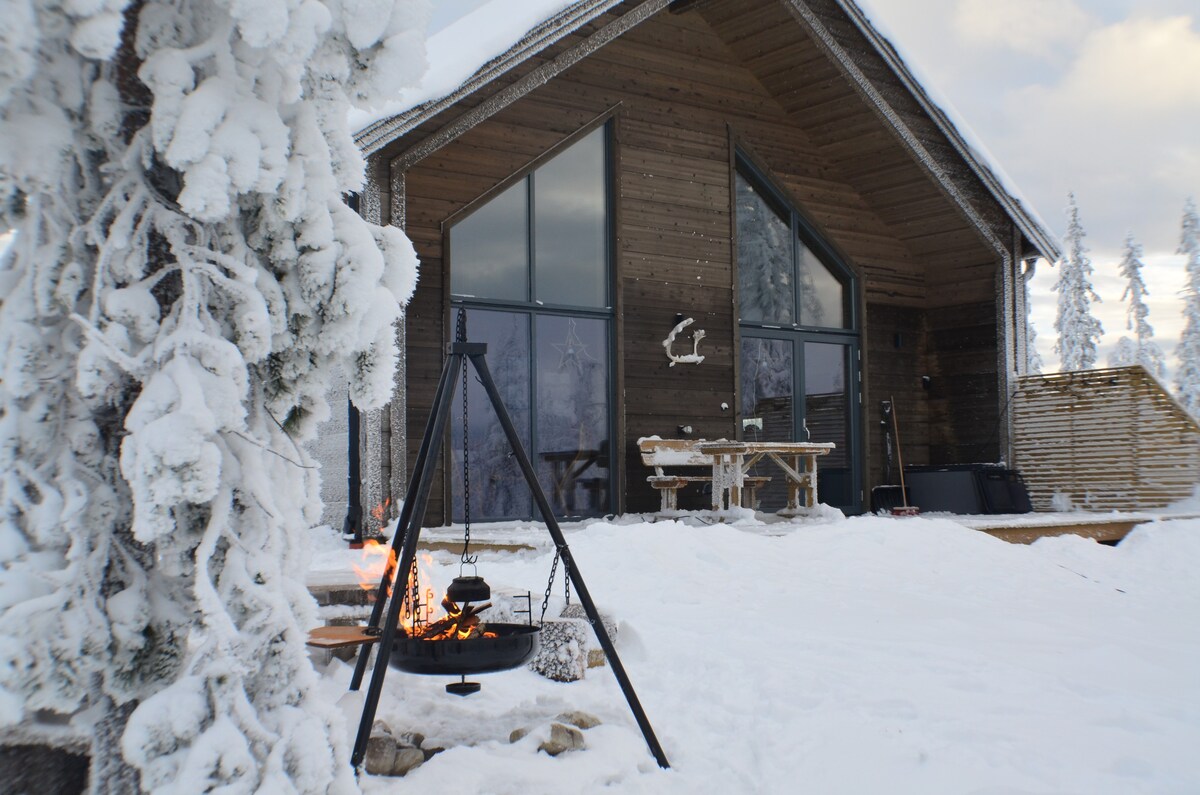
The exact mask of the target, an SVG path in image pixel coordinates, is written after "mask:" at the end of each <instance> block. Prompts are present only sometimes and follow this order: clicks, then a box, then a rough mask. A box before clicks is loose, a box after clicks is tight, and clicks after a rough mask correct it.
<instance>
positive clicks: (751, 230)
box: [737, 174, 796, 325]
mask: <svg viewBox="0 0 1200 795" xmlns="http://www.w3.org/2000/svg"><path fill="white" fill-rule="evenodd" d="M737 254H738V307H739V311H740V313H741V319H742V320H743V321H744V322H751V323H781V324H787V325H790V324H792V323H793V322H794V318H795V317H796V307H795V303H796V297H795V286H794V283H793V281H792V279H793V271H794V267H793V264H792V230H791V226H790V221H789V219H788V218H786V217H784V216H782V215H780V214H779V212H777V211H776V209H775V208H774V207H773V206H772V205H771V204H770V203H768V202H767V201H766V200H765V199H764V198H763V197H762V196H761V195H760V194H759V193H758V191H756V190H755V189H754V186H753V185H751V184H750V183H749V182H748V181H747V180H746V178H745V177H743V176H742V175H741V174H738V175H737Z"/></svg>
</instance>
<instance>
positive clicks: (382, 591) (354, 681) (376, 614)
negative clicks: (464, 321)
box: [350, 357, 461, 690]
mask: <svg viewBox="0 0 1200 795" xmlns="http://www.w3.org/2000/svg"><path fill="white" fill-rule="evenodd" d="M456 361H458V362H459V364H460V365H461V357H460V358H458V359H456ZM457 374H458V371H457V370H454V371H453V372H451V368H450V359H449V358H447V359H446V363H445V365H444V366H443V367H442V375H441V378H440V379H438V385H437V390H436V391H435V392H434V397H433V405H434V408H435V410H436V408H437V406H439V405H441V403H442V400H443V395H446V394H451V393H452V392H453V386H452V385H451V382H452V381H453V380H454V379H455V378H456V377H457ZM429 419H430V422H427V423H425V435H424V437H423V438H422V439H421V447H420V448H419V449H418V451H417V459H416V461H415V462H414V464H413V471H412V474H411V475H409V478H408V491H407V492H405V495H406V496H405V498H404V505H403V506H401V508H400V518H399V519H397V520H396V529H395V531H394V532H393V533H392V552H393V553H394V554H395V555H396V558H397V559H399V557H400V547H401V545H402V544H403V543H404V531H405V528H407V527H408V523H409V520H410V519H411V518H412V513H413V500H412V496H411V495H413V494H416V491H415V488H416V485H417V484H418V483H420V482H421V477H422V475H423V474H424V472H425V468H426V466H427V464H428V461H429V454H430V450H431V449H432V448H434V447H437V446H438V445H439V444H440V441H441V440H440V439H435V438H434V436H433V422H432V420H433V414H430V417H429ZM399 571H403V570H402V569H397V572H399ZM405 577H407V574H406V575H405ZM391 587H392V572H390V571H388V569H387V567H386V566H385V567H384V570H383V577H382V578H381V579H380V581H379V588H378V589H376V591H375V604H374V606H373V607H372V608H371V619H370V621H369V623H368V626H370V627H378V626H379V625H380V624H379V621H380V619H382V618H383V609H384V606H385V605H386V604H387V595H388V591H389V590H391ZM372 645H373V644H370V643H364V644H363V645H362V646H361V647H359V650H358V659H357V660H356V661H355V663H354V675H353V676H351V677H350V689H351V690H358V688H359V687H360V686H361V685H362V679H363V674H365V673H366V670H367V660H368V659H369V658H370V656H371V646H372Z"/></svg>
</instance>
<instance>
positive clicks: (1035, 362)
mask: <svg viewBox="0 0 1200 795" xmlns="http://www.w3.org/2000/svg"><path fill="white" fill-rule="evenodd" d="M1032 281H1033V268H1032V267H1030V268H1029V269H1028V270H1026V271H1025V272H1024V273H1023V274H1021V289H1022V290H1024V291H1025V372H1027V373H1040V372H1041V371H1042V355H1041V354H1040V353H1038V349H1037V330H1036V329H1035V328H1034V327H1033V296H1032V293H1031V291H1030V289H1029V284H1030V282H1032Z"/></svg>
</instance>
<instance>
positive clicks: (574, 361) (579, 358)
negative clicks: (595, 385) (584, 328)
mask: <svg viewBox="0 0 1200 795" xmlns="http://www.w3.org/2000/svg"><path fill="white" fill-rule="evenodd" d="M569 322H570V324H571V325H570V327H569V328H568V329H567V338H566V339H565V340H563V341H562V342H561V343H558V342H552V343H550V344H551V345H553V346H554V349H555V350H557V351H558V352H559V353H560V354H562V356H561V357H560V358H559V360H558V369H559V370H565V369H566V368H567V367H568V366H571V367H574V368H575V371H576V372H578V373H580V374H581V375H582V374H583V365H584V364H585V363H595V362H596V358H595V357H594V356H592V355H591V354H590V353H588V349H587V346H586V345H584V344H583V340H581V339H579V335H578V334H576V333H575V321H574V320H571V321H569Z"/></svg>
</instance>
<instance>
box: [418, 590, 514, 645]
mask: <svg viewBox="0 0 1200 795" xmlns="http://www.w3.org/2000/svg"><path fill="white" fill-rule="evenodd" d="M491 606H492V603H491V602H485V603H484V604H482V605H479V606H478V607H475V606H474V605H472V604H471V603H470V602H467V603H465V604H463V605H459V604H457V603H456V602H454V601H452V600H451V599H450V597H449V596H443V597H442V609H444V610H445V611H446V616H445V618H441V619H439V620H437V621H435V622H433V623H432V624H429V625H427V626H425V627H418V628H416V630H415V631H412V630H411V629H410V631H409V634H410V635H413V636H416V637H418V638H420V639H421V640H469V639H471V638H494V637H496V633H495V632H490V631H488V629H487V625H486V624H484V623H483V622H482V621H480V620H479V615H478V614H479V613H482V612H483V611H484V610H487V609H488V608H489V607H491Z"/></svg>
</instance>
